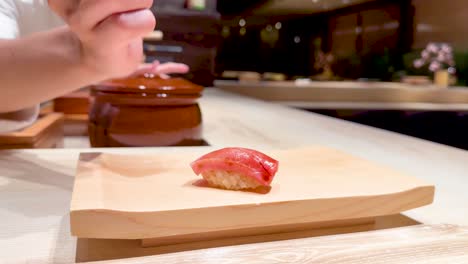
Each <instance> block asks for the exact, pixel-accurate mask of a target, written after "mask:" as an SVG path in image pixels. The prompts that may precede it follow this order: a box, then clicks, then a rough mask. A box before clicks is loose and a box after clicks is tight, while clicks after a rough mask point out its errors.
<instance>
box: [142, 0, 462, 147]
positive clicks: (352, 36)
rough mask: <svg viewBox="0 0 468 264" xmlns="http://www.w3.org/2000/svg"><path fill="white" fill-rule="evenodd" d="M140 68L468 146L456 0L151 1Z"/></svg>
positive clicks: (459, 8) (458, 3)
mask: <svg viewBox="0 0 468 264" xmlns="http://www.w3.org/2000/svg"><path fill="white" fill-rule="evenodd" d="M153 10H154V13H155V14H156V16H157V19H158V25H157V30H159V31H161V32H162V34H163V37H162V39H160V40H154V41H151V40H148V41H146V44H145V47H146V53H147V56H148V57H147V58H148V60H153V59H159V60H161V61H178V62H184V63H187V64H189V65H190V66H191V68H192V72H191V73H190V74H188V75H186V76H185V77H186V78H188V79H190V80H192V81H194V82H196V83H198V84H202V85H204V86H209V87H210V86H216V87H217V88H221V89H225V90H229V91H231V92H236V93H240V94H243V95H248V96H253V97H257V98H259V99H263V100H268V101H274V102H278V103H283V104H285V105H288V106H292V107H296V108H300V109H303V110H305V111H311V112H315V113H320V114H324V115H328V116H332V117H336V118H340V119H346V120H350V121H353V122H358V123H362V124H365V125H370V126H374V127H379V128H382V129H386V130H391V131H395V132H399V133H403V134H407V135H410V136H415V137H419V138H423V139H427V140H431V141H434V142H439V143H443V144H447V145H451V146H455V147H459V148H465V149H466V148H468V140H466V138H467V136H468V120H467V117H465V115H466V112H467V110H468V106H467V104H468V94H467V93H466V90H465V85H467V81H468V80H467V79H468V68H467V64H468V52H467V47H468V34H467V33H468V24H467V23H466V22H468V21H467V20H468V19H467V18H466V15H465V14H467V13H468V2H467V1H465V0H446V1H436V0H391V1H390V0H219V1H216V0H192V1H185V0H165V1H163V0H158V1H156V2H155V4H154V7H153Z"/></svg>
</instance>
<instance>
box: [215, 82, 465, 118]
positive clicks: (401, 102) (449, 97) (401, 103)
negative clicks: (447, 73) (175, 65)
mask: <svg viewBox="0 0 468 264" xmlns="http://www.w3.org/2000/svg"><path fill="white" fill-rule="evenodd" d="M215 86H216V87H217V88H220V89H222V90H225V91H228V92H233V93H237V94H241V95H246V96H249V97H253V98H257V99H260V100H265V101H271V102H275V103H279V104H283V105H287V106H293V107H297V108H305V109H335V110H339V109H346V110H354V109H358V110H416V111H467V110H468V88H467V87H450V88H448V89H447V88H439V87H436V86H422V85H410V84H404V83H392V82H350V81H346V82H345V81H343V82H320V81H312V82H308V83H302V84H300V83H295V82H292V81H285V82H271V81H262V82H238V81H224V80H218V81H216V82H215Z"/></svg>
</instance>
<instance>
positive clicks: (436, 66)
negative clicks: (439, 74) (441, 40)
mask: <svg viewBox="0 0 468 264" xmlns="http://www.w3.org/2000/svg"><path fill="white" fill-rule="evenodd" d="M440 68H441V65H440V63H439V62H437V61H433V62H431V64H430V65H429V70H430V71H431V72H436V71H438V70H440Z"/></svg>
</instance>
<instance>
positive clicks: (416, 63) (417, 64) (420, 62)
mask: <svg viewBox="0 0 468 264" xmlns="http://www.w3.org/2000/svg"><path fill="white" fill-rule="evenodd" d="M413 65H414V67H415V68H421V67H422V66H424V61H423V60H422V59H419V60H415V61H414V62H413Z"/></svg>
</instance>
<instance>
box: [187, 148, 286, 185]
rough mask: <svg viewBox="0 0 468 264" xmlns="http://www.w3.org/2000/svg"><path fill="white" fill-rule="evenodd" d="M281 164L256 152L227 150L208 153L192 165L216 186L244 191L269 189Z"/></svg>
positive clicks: (244, 149)
mask: <svg viewBox="0 0 468 264" xmlns="http://www.w3.org/2000/svg"><path fill="white" fill-rule="evenodd" d="M278 163H279V162H278V161H277V160H275V159H273V158H271V157H269V156H267V155H265V154H263V153H261V152H258V151H256V150H252V149H247V148H224V149H220V150H216V151H213V152H211V153H208V154H206V155H204V156H202V157H200V158H199V159H197V160H196V161H194V162H192V163H191V164H190V165H191V167H192V170H193V172H195V174H197V175H201V176H202V177H203V178H204V179H205V180H206V181H207V182H208V184H210V185H211V186H213V187H218V188H223V189H229V190H243V189H255V188H258V187H262V186H270V184H271V182H272V181H273V177H274V176H275V174H276V172H277V171H278Z"/></svg>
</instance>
